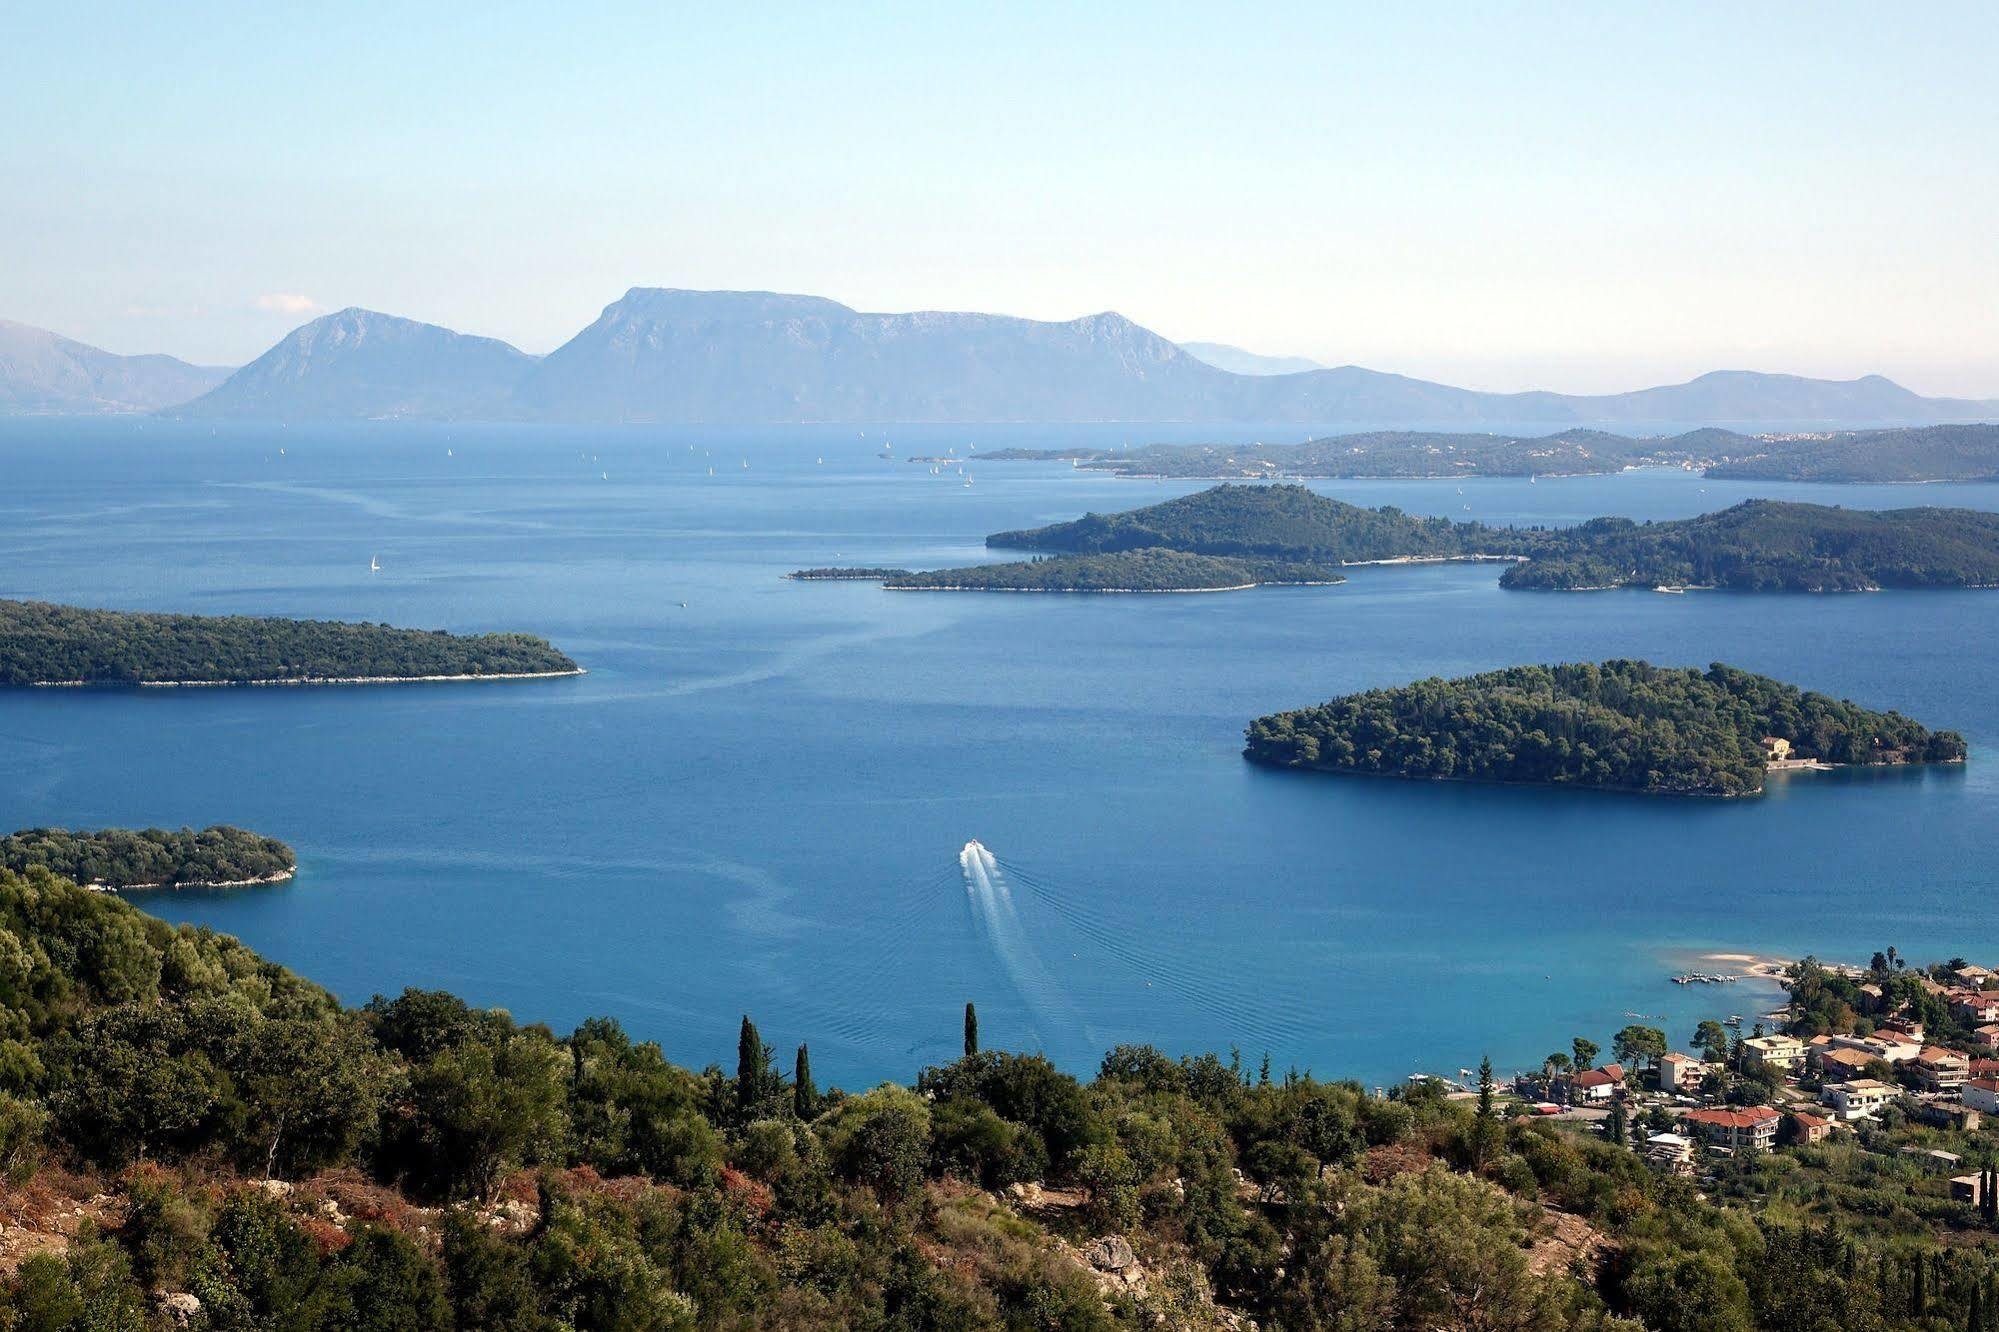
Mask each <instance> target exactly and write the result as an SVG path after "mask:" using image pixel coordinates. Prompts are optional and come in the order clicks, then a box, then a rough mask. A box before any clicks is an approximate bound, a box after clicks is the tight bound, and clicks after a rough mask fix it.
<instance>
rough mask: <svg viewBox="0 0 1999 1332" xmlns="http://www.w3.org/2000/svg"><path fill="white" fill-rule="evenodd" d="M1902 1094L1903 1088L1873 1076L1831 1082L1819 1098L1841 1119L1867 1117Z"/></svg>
mask: <svg viewBox="0 0 1999 1332" xmlns="http://www.w3.org/2000/svg"><path fill="white" fill-rule="evenodd" d="M1901 1094H1902V1089H1901V1088H1899V1087H1895V1086H1891V1085H1890V1084H1888V1083H1885V1082H1878V1081H1876V1080H1875V1079H1873V1078H1855V1079H1854V1080H1853V1081H1851V1082H1835V1083H1829V1084H1827V1086H1826V1089H1825V1090H1824V1091H1823V1092H1820V1093H1819V1100H1820V1101H1821V1102H1823V1103H1824V1104H1825V1105H1827V1106H1830V1107H1831V1108H1832V1110H1833V1111H1834V1112H1835V1113H1836V1114H1838V1116H1839V1117H1840V1118H1841V1119H1845V1120H1855V1119H1867V1118H1869V1117H1871V1116H1872V1115H1873V1114H1874V1113H1875V1111H1877V1110H1879V1109H1880V1108H1881V1107H1882V1106H1884V1105H1889V1104H1892V1103H1893V1102H1894V1101H1895V1100H1896V1099H1897V1098H1898V1097H1900V1096H1901Z"/></svg>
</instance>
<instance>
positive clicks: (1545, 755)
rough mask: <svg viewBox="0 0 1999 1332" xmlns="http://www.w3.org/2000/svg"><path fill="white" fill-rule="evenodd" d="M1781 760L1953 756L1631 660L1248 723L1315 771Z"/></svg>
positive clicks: (1535, 772)
mask: <svg viewBox="0 0 1999 1332" xmlns="http://www.w3.org/2000/svg"><path fill="white" fill-rule="evenodd" d="M1770 739H1774V740H1781V741H1784V742H1786V746H1787V753H1786V755H1785V757H1786V758H1787V759H1788V760H1790V761H1793V762H1795V761H1816V762H1818V763H1823V764H1828V765H1849V764H1859V765H1866V764H1909V763H1956V762H1960V761H1962V760H1963V759H1964V757H1965V753H1966V747H1965V742H1964V737H1962V736H1961V735H1959V734H1957V733H1956V732H1955V731H1931V730H1928V729H1926V728H1925V727H1923V726H1922V725H1920V724H1919V723H1917V722H1914V721H1911V720H1910V719H1909V718H1907V717H1904V716H1902V715H1901V714H1900V713H1897V712H1875V711H1871V710H1869V709H1866V708H1862V707H1859V706H1858V705H1856V704H1853V703H1849V702H1846V701H1844V700H1840V699H1835V698H1831V697H1829V696H1827V695H1825V694H1818V693H1810V692H1807V691H1805V690H1801V689H1798V688H1796V687H1795V686H1792V685H1787V684H1783V683H1780V682H1779V681H1776V680H1772V679H1769V678H1768V677H1766V676H1761V675H1752V674H1750V673H1749V672H1747V671H1740V670H1736V669H1734V668H1732V667H1728V666H1722V665H1715V666H1711V667H1709V668H1708V669H1707V670H1706V671H1699V670H1693V669H1685V668H1674V667H1663V666H1653V665H1650V664H1649V663H1646V662H1642V661H1607V662H1604V663H1602V664H1601V665H1591V664H1576V665H1560V666H1515V667H1510V668H1508V669H1506V670H1499V671H1490V672H1487V673H1485V674H1482V675H1473V676H1467V677H1465V678H1463V679H1457V680H1442V679H1435V678H1432V679H1427V680H1418V681H1416V682H1415V683H1414V684H1409V685H1404V686H1401V687H1399V688H1394V689H1371V690H1367V691H1365V692H1363V693H1358V694H1348V695H1344V696H1342V697H1340V698H1336V699H1333V700H1332V701H1330V702H1328V703H1323V704H1321V705H1319V706H1318V707H1314V708H1305V709H1301V710H1299V711H1295V712H1280V713H1275V714H1272V715H1270V716H1267V717H1259V718H1257V719H1256V720H1255V721H1253V722H1251V723H1250V725H1249V729H1248V732H1247V736H1246V744H1245V747H1244V749H1243V754H1244V756H1245V757H1246V758H1248V759H1250V760H1251V761H1252V762H1256V763H1262V764H1268V765H1270V766H1273V767H1285V768H1301V769H1308V770H1311V771H1316V772H1335V773H1366V774H1377V775H1384V776H1394V777H1420V778H1433V779H1446V780H1458V781H1485V782H1524V783H1534V784H1540V785H1551V786H1579V787H1594V788H1600V789H1605V790H1617V791H1637V792H1643V793H1646V794H1653V795H1709V796H1740V795H1753V794H1756V793H1757V792H1760V791H1761V790H1762V789H1763V779H1764V773H1765V771H1766V769H1767V767H1768V763H1769V759H1770V754H1769V753H1768V752H1767V751H1766V747H1765V743H1764V742H1765V741H1766V740H1770Z"/></svg>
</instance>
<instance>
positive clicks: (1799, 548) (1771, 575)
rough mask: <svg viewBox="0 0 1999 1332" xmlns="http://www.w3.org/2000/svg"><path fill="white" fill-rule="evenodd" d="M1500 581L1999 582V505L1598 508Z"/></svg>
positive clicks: (1823, 588)
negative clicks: (1663, 515) (1653, 518)
mask: <svg viewBox="0 0 1999 1332" xmlns="http://www.w3.org/2000/svg"><path fill="white" fill-rule="evenodd" d="M1500 585H1501V586H1503V587H1510V588H1560V589H1575V588H1596V587H1657V586H1662V585H1663V586H1669V587H1720V588H1729V589H1732V590H1735V591H1742V592H1766V591H1788V592H1851V591H1864V590H1868V589H1872V588H1881V587H1905V588H1914V587H1999V514H1990V513H1979V512H1975V511H1973V510H1969V509H1891V510H1886V511H1881V512H1873V511H1869V510H1865V509H1842V508H1830V507H1827V506H1825V505H1822V504H1791V503H1783V502H1780V501H1777V500H1746V501H1744V502H1743V503H1741V504H1737V505H1735V506H1734V507H1733V508H1729V509H1724V510H1722V511H1721V512H1720V513H1707V514H1702V515H1701V516H1700V517H1698V518H1684V519H1679V520H1676V521H1672V522H1661V523H1642V524H1641V523H1634V522H1632V521H1630V520H1629V519H1625V518H1598V519H1595V520H1593V521H1591V522H1587V523H1584V524H1582V525H1581V526H1580V527H1576V528H1573V529H1570V530H1569V531H1567V532H1565V533H1563V541H1562V542H1561V544H1560V545H1558V546H1556V547H1553V548H1551V549H1550V550H1547V551H1543V552H1542V553H1540V554H1538V555H1537V556H1536V557H1535V558H1534V559H1533V560H1531V561H1529V562H1528V563H1526V564H1522V565H1516V566H1514V567H1513V568H1511V569H1508V570H1507V571H1506V572H1505V574H1504V575H1502V576H1501V578H1500Z"/></svg>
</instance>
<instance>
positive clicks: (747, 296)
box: [175, 287, 1999, 430]
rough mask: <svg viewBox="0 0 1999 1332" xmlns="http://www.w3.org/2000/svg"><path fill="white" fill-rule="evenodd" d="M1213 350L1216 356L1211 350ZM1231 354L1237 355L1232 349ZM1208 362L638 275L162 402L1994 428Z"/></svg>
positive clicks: (786, 415) (382, 333)
mask: <svg viewBox="0 0 1999 1332" xmlns="http://www.w3.org/2000/svg"><path fill="white" fill-rule="evenodd" d="M1208 354H1209V355H1216V354H1217V353H1214V352H1213V351H1210V352H1209V353H1208ZM1244 355H1247V354H1246V353H1245V354H1244ZM1235 364H1237V365H1239V366H1241V367H1242V368H1245V369H1249V370H1253V371H1257V373H1247V374H1237V373H1232V372H1231V371H1230V370H1227V369H1223V368H1219V367H1217V366H1216V365H1212V364H1210V363H1208V362H1207V361H1206V360H1203V359H1201V358H1200V357H1197V356H1194V355H1191V354H1189V353H1188V351H1187V350H1186V349H1184V348H1182V347H1180V346H1177V345H1175V344H1174V343H1172V342H1170V341H1168V340H1167V339H1165V338H1163V337H1160V336H1159V335H1158V334H1156V333H1153V332H1151V331H1150V330H1148V329H1146V328H1144V327H1141V326H1140V325H1138V324H1136V323H1133V322H1132V321H1131V320H1129V319H1127V318H1125V317H1124V316H1122V315H1118V314H1111V313H1103V314H1094V315H1087V316H1085V317H1083V318H1080V319H1070V320H1061V321H1045V320H1035V319H1020V318H1015V317H1012V316H1008V315H993V314H977V313H957V312H940V311H921V312H916V313H909V314H871V313H866V312H863V311H859V310H854V309H852V308H850V307H848V306H845V305H841V304H840V303H838V302H837V301H830V300H826V299H823V298H821V297H816V296H795V295H786V294H783V293H778V292H760V291H685V290H677V289H671V288H655V287H634V288H632V289H631V290H630V291H628V292H626V293H625V294H624V296H622V297H620V298H619V299H618V300H616V301H613V302H612V303H611V304H610V305H608V306H606V307H605V308H604V310H603V312H602V313H601V314H600V315H599V316H598V317H597V319H596V320H595V321H594V322H593V323H591V324H590V326H589V327H587V328H585V329H584V330H582V331H581V332H580V333H578V334H576V336H574V337H573V338H571V339H570V340H569V341H568V342H566V343H564V344H563V345H562V346H561V347H559V348H557V349H556V350H555V351H553V352H551V353H549V354H548V355H547V356H545V357H542V358H539V359H537V358H535V357H531V356H528V355H527V354H526V353H524V352H521V351H519V350H518V349H516V348H514V347H510V346H508V345H507V344H506V343H503V342H498V341H495V340H493V339H491V338H475V337H469V336H467V335H464V334H458V333H453V332H451V331H450V330H448V329H443V328H439V327H437V326H436V325H432V324H421V323H417V322H415V321H411V320H403V319H395V318H393V317H391V316H388V315H381V314H374V313H371V312H368V311H363V310H343V311H341V312H339V313H338V314H334V315H328V316H325V317H324V318H321V319H316V320H314V321H313V322H312V323H310V324H307V325H305V326H304V327H303V328H300V329H298V330H296V331H294V332H293V333H291V334H290V335H288V336H287V337H286V338H285V339H284V340H283V341H281V342H280V343H279V344H278V345H277V346H276V347H274V348H272V349H271V350H270V351H269V352H267V353H265V354H264V355H263V356H261V357H259V358H258V359H257V360H256V361H254V362H252V363H251V364H250V365H248V366H245V367H244V368H243V369H242V370H241V371H239V372H237V373H236V374H235V375H233V376H231V378H230V379H229V381H228V382H227V383H225V384H224V385H222V386H221V387H220V388H218V389H216V390H215V391H214V392H213V393H210V394H208V395H206V396H205V397H202V398H200V399H199V400H197V401H195V402H192V403H188V404H187V405H185V406H184V407H180V408H176V409H175V414H178V415H185V416H194V417H214V416H229V417H264V418H270V419H287V420H313V419H325V420H340V419H355V418H369V417H418V418H426V419H433V420H540V421H574V422H600V421H601V422H615V421H642V422H661V423H669V424H671V423H681V424H687V423H710V422H712V423H732V422H733V423H775V422H815V421H819V422H849V423H873V422H884V423H886V422H902V421H907V422H968V423H969V422H1002V421H1019V422H1051V423H1052V422H1087V421H1129V422H1133V423H1144V422H1187V421H1200V422H1215V423H1218V424H1219V423H1248V422H1257V423H1263V422H1268V423H1271V424H1292V423H1296V424H1299V425H1304V424H1314V425H1319V424H1332V425H1337V424H1339V423H1342V422H1353V423H1368V424H1371V425H1379V424H1381V423H1385V422H1404V423H1409V424H1412V425H1417V424H1421V425H1429V426H1432V427H1435V426H1444V425H1448V426H1450V427H1452V428H1463V429H1474V430H1475V429H1479V428H1482V427H1487V426H1506V427H1507V428H1513V423H1518V422H1523V421H1538V422H1546V423H1548V425H1549V426H1550V427H1559V426H1566V425H1576V426H1582V425H1588V424H1592V423H1595V424H1609V425H1619V426H1625V427H1639V426H1644V425H1647V424H1663V423H1667V422H1686V421H1712V422H1782V423H1786V424H1790V425H1802V424H1811V425H1814V426H1816V425H1817V424H1821V423H1822V424H1825V425H1828V426H1841V425H1891V424H1916V423H1930V422H1938V421H1962V420H1979V419H1991V418H1999V403H1991V402H1970V401H1964V400H1958V399H1943V398H1924V397H1921V396H1919V395H1917V394H1914V393H1911V392H1909V391H1908V390H1907V389H1904V388H1901V387H1900V386H1899V385H1896V384H1893V383H1890V382H1889V381H1888V380H1885V379H1881V378H1879V377H1869V378H1866V379H1859V380H1853V381H1850V382H1833V381H1827V380H1813V379H1801V378H1798V377H1796V376H1791V375H1760V374H1751V373H1747V372H1723V373H1717V374H1711V375H1703V376H1702V377H1701V378H1699V379H1696V380H1692V381H1690V382H1688V383H1686V384H1675V385H1666V386H1663V387H1659V388H1650V389H1644V390H1640V391H1638V392H1635V393H1623V394H1604V395H1587V396H1572V395H1565V394H1559V393H1481V392H1476V391H1473V390H1470V389H1461V388H1453V387H1451V386H1450V385H1447V384H1434V383H1429V382H1427V381H1424V380H1420V379H1412V378H1410V377H1408V376H1405V375H1395V374H1384V373H1382V372H1380V371H1377V370H1368V369H1364V368H1362V367H1360V366H1351V365H1349V366H1339V367H1335V368H1331V369H1309V370H1301V371H1297V372H1294V373H1283V374H1272V373H1264V372H1265V371H1268V370H1270V369H1272V368H1273V367H1271V366H1269V365H1267V364H1264V363H1263V362H1262V361H1260V360H1258V361H1255V362H1247V361H1237V362H1235Z"/></svg>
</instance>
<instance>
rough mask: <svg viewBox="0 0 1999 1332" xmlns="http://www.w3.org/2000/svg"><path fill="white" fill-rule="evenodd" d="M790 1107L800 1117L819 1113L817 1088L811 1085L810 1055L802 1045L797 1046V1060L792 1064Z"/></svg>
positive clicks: (810, 1116) (807, 1117)
mask: <svg viewBox="0 0 1999 1332" xmlns="http://www.w3.org/2000/svg"><path fill="white" fill-rule="evenodd" d="M791 1108H792V1109H793V1110H794V1111H796V1112H797V1114H798V1117H799V1118H800V1119H810V1118H812V1117H813V1116H814V1115H816V1114H818V1113H819V1089H818V1088H817V1087H815V1086H813V1085H812V1055H811V1054H810V1052H808V1051H807V1050H806V1048H805V1047H804V1046H803V1045H801V1046H799V1047H798V1062H797V1063H795V1064H793V1065H792V1072H791Z"/></svg>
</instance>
